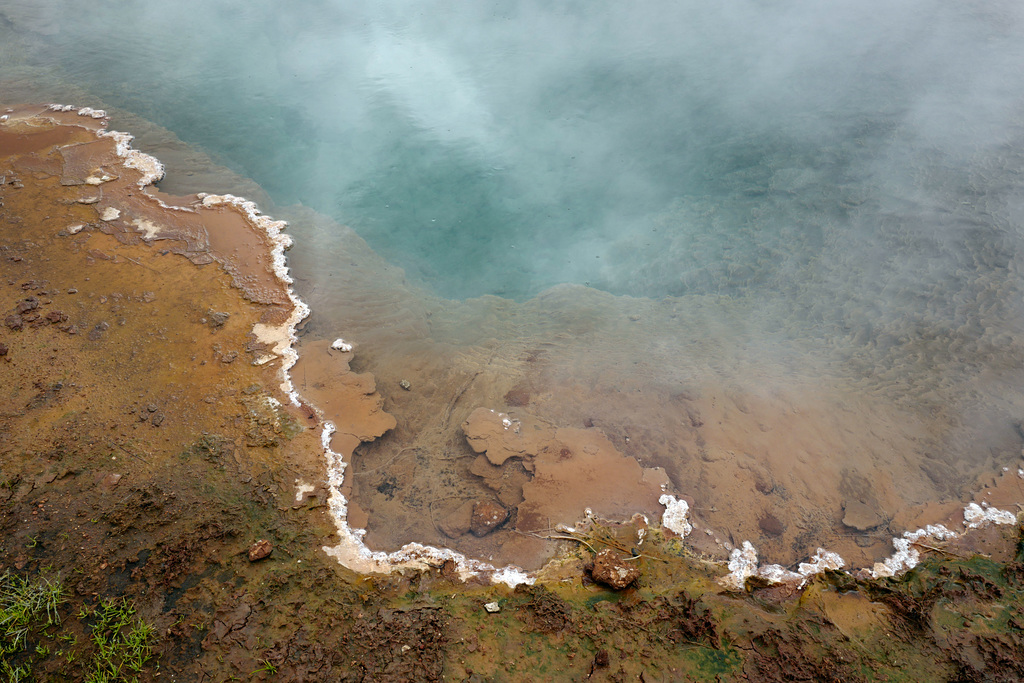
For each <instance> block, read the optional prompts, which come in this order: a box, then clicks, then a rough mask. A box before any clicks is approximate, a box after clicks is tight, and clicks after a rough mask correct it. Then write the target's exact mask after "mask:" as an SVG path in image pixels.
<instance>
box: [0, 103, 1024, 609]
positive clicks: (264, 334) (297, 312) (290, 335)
mask: <svg viewBox="0 0 1024 683" xmlns="http://www.w3.org/2000/svg"><path fill="white" fill-rule="evenodd" d="M47 109H49V110H50V111H55V112H72V111H77V113H78V115H79V116H87V117H90V118H93V119H99V120H102V125H103V126H105V125H106V123H107V120H108V118H107V114H106V112H105V111H103V110H102V109H92V108H89V107H82V108H76V107H74V106H73V105H61V104H51V105H49V106H48V107H47ZM6 119H7V116H6V115H5V116H3V117H0V121H5V120H6ZM96 134H97V136H99V137H111V138H113V140H114V142H115V147H116V150H117V154H118V156H119V157H121V158H122V159H123V160H124V164H125V166H127V167H129V168H132V169H135V170H137V171H139V172H140V173H141V177H140V179H139V182H138V185H139V187H140V188H145V187H147V186H149V185H152V184H154V183H156V182H157V181H158V180H160V179H162V178H163V177H164V172H165V168H164V165H163V164H162V163H161V162H160V161H159V160H158V159H157V158H156V157H153V156H151V155H149V154H146V153H144V152H142V151H140V150H136V149H133V148H132V146H131V143H132V140H134V136H132V135H131V134H129V133H123V132H119V131H107V130H99V131H96ZM197 197H198V198H199V199H200V201H202V203H203V205H204V206H208V207H209V206H215V205H217V204H232V205H234V206H236V207H237V208H239V209H240V210H241V211H242V212H244V213H245V214H246V215H247V216H248V217H249V219H250V221H251V222H252V223H253V224H254V225H255V226H257V227H258V228H259V229H260V230H262V231H263V232H264V234H265V235H266V237H267V238H268V239H269V240H270V242H271V244H273V245H274V246H273V248H272V250H271V256H272V259H273V270H274V274H275V275H276V277H277V278H278V279H279V280H280V281H281V282H282V283H283V284H284V285H285V289H286V291H287V293H288V298H289V300H290V301H291V303H292V313H291V315H290V316H289V318H288V320H286V321H285V322H284V323H282V324H281V325H265V324H262V323H257V324H255V325H254V326H253V334H254V335H255V336H256V337H257V339H259V341H261V342H263V343H265V344H268V345H269V346H270V347H271V351H272V354H273V356H276V357H279V358H281V360H282V364H281V377H282V381H281V390H282V392H283V393H284V394H285V395H286V396H288V397H289V399H290V400H291V402H292V403H293V404H295V405H299V403H300V401H299V394H298V392H296V391H295V388H294V385H293V383H292V380H291V375H290V374H289V372H288V371H289V370H290V369H291V368H292V366H293V365H295V362H296V361H297V360H298V352H296V351H295V349H294V344H295V342H296V341H297V336H296V328H297V327H298V325H299V323H300V322H302V320H304V319H305V318H306V316H308V315H309V312H310V309H309V306H307V305H306V303H305V302H303V301H302V300H301V299H299V298H298V296H297V295H296V294H295V292H294V290H293V288H292V284H293V283H294V280H293V279H292V277H291V275H290V273H289V270H288V265H287V259H286V258H285V251H286V250H287V249H288V247H290V246H291V245H292V239H291V237H289V236H288V235H286V234H285V233H284V229H285V228H286V227H287V223H286V222H285V221H280V220H274V219H272V218H270V217H269V216H265V215H264V214H262V213H261V212H260V210H259V208H258V207H257V205H256V203H255V202H253V201H250V200H247V199H244V198H242V197H236V196H234V195H230V194H226V195H213V194H206V193H200V194H198V195H197ZM153 199H155V200H156V201H157V202H158V203H159V204H160V205H161V206H162V207H163V208H165V209H168V210H175V211H193V209H190V208H188V207H182V206H169V205H167V204H165V203H164V202H162V201H160V200H159V198H156V197H153ZM136 227H137V228H138V229H139V230H140V231H142V232H143V233H145V234H146V235H148V236H152V235H151V234H150V233H151V232H152V228H151V226H147V225H136ZM332 348H334V349H339V350H342V351H344V352H350V351H351V350H352V345H351V344H350V343H348V342H346V341H345V340H344V339H341V338H339V339H337V340H335V342H334V343H333V344H332ZM257 362H259V361H257ZM512 425H513V423H512V421H510V420H506V421H505V424H504V426H505V428H506V429H508V428H510V427H512ZM334 431H335V426H334V424H332V423H331V422H325V423H324V426H323V431H322V432H321V435H320V442H321V447H322V448H323V453H324V458H325V460H326V463H327V485H328V489H329V492H330V494H329V497H328V506H329V508H330V510H331V516H332V518H333V519H334V523H335V527H336V528H337V532H338V539H339V542H338V544H337V545H334V546H323V550H324V552H325V553H327V554H328V555H329V556H331V557H333V558H335V559H336V560H337V561H338V562H339V563H340V564H341V565H343V566H345V567H347V568H348V569H350V570H352V571H355V572H358V573H362V574H368V573H383V574H387V573H390V572H391V571H393V570H395V569H401V568H419V569H422V568H426V567H430V566H437V565H438V564H440V563H442V562H445V561H448V560H451V561H452V562H454V564H455V568H456V571H457V572H458V574H459V576H460V578H462V579H468V578H470V577H474V576H484V577H487V578H489V579H490V581H491V582H492V583H495V584H497V583H503V584H506V585H507V586H509V587H515V586H517V585H520V584H533V583H534V582H535V581H536V573H535V572H526V571H524V570H523V569H521V568H519V567H517V566H515V565H508V566H504V567H496V566H494V565H491V564H488V563H487V562H483V561H480V560H474V559H471V558H468V557H466V556H465V555H463V554H462V553H459V552H456V551H454V550H451V549H449V548H437V547H433V546H427V545H423V544H420V543H407V544H406V545H404V546H402V547H401V548H400V549H399V550H396V551H394V552H390V553H388V552H383V551H372V550H370V549H369V548H368V547H366V544H365V543H364V542H363V537H364V536H365V534H366V530H365V529H353V528H351V527H350V526H349V524H348V501H347V500H346V499H345V496H344V495H343V494H342V493H341V486H342V483H343V482H344V477H345V467H346V463H345V461H344V459H343V458H342V456H341V455H340V454H339V453H336V452H334V451H333V450H331V447H330V442H331V435H332V434H333V433H334ZM1018 476H1020V477H1021V478H1024V469H1020V470H1018ZM297 483H298V482H297ZM310 488H311V487H310ZM305 489H306V486H303V487H301V488H300V489H299V493H298V494H297V495H298V496H299V498H300V499H301V496H302V494H303V493H304V492H305ZM659 502H660V503H661V504H662V505H664V506H665V512H664V513H663V515H662V519H661V526H662V528H663V529H667V530H668V531H671V532H673V533H675V534H677V535H679V536H681V537H685V536H686V535H688V534H689V533H690V532H691V531H692V530H693V526H692V524H691V523H690V521H689V505H688V504H687V503H686V501H685V500H681V499H677V498H676V497H675V496H672V495H669V494H665V495H663V496H661V498H660V499H659ZM589 512H590V511H589V510H588V511H587V513H588V516H589ZM1016 523H1017V515H1015V514H1014V513H1012V512H1009V511H1006V510H1000V509H998V508H994V507H990V506H987V505H985V506H981V505H978V504H977V503H970V504H968V505H967V506H966V507H965V508H964V527H965V531H969V530H971V529H975V528H978V527H980V526H984V525H987V524H1016ZM960 535H961V534H960V533H958V532H955V531H951V530H950V529H948V528H946V527H945V526H943V525H941V524H939V525H928V526H926V527H924V528H923V529H917V530H915V531H906V532H904V533H903V535H902V536H899V537H894V538H893V540H892V542H893V547H894V548H895V550H896V552H895V553H893V555H892V556H890V557H888V558H886V559H885V560H883V561H881V562H876V563H875V564H874V566H873V567H872V568H871V569H869V570H866V571H867V573H868V574H870V575H871V576H873V577H875V578H879V577H887V576H896V575H899V574H901V573H903V572H906V571H908V570H910V569H912V568H913V567H915V566H917V564H918V563H919V562H920V552H919V551H918V549H917V548H916V547H915V545H914V544H915V543H917V542H920V541H921V540H923V539H931V540H935V541H943V540H948V539H951V538H955V537H957V536H960ZM844 566H845V562H844V560H843V558H842V557H840V556H839V555H838V554H837V553H834V552H830V551H828V550H825V549H824V548H818V550H817V552H816V553H815V554H814V555H813V556H812V557H811V558H810V561H808V562H801V563H800V564H799V565H798V567H797V569H796V571H792V570H790V569H787V568H785V567H783V566H781V565H777V564H769V565H760V564H759V563H758V559H757V550H756V549H755V548H754V545H753V544H752V543H751V542H750V541H744V542H743V544H742V546H741V547H740V548H733V549H732V553H731V555H730V558H729V560H728V569H729V573H728V574H726V575H725V576H722V577H720V578H719V579H718V582H719V584H720V585H722V586H723V587H725V588H727V589H729V590H737V591H738V590H743V588H744V587H745V584H746V580H747V579H748V578H751V577H757V578H760V579H762V580H764V581H767V582H769V583H786V584H794V585H797V586H803V585H804V584H805V583H806V582H807V581H808V580H809V579H810V578H811V577H812V576H814V575H815V574H819V573H821V572H824V571H826V570H832V571H836V570H840V569H842V568H843V567H844Z"/></svg>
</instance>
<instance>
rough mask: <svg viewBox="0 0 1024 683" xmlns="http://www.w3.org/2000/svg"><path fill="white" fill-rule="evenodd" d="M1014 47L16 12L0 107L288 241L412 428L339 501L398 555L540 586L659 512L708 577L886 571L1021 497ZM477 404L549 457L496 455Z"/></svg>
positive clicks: (408, 15) (328, 324)
mask: <svg viewBox="0 0 1024 683" xmlns="http://www.w3.org/2000/svg"><path fill="white" fill-rule="evenodd" d="M1022 35H1024V9H1022V5H1021V4H1020V3H1019V2H1011V1H1009V0H992V1H990V2H974V1H972V0H967V1H964V2H957V3H944V2H938V0H906V1H904V2H888V1H887V2H882V1H881V0H859V1H857V2H853V1H849V2H846V1H841V2H834V3H821V2H811V1H809V0H739V1H737V2H732V3H706V2H691V1H689V0H682V1H680V2H666V1H661V0H657V1H654V2H649V3H639V4H637V3H621V2H610V1H607V0H588V1H587V2H572V1H561V0H555V1H544V2H541V1H539V0H536V1H534V0H507V1H495V2H474V3H450V2H447V3H441V2H430V1H427V0H422V1H419V2H415V1H412V0H407V1H403V0H382V1H379V2H373V3H353V2H342V1H341V0H309V1H308V2H297V3H280V2H268V1H267V0H245V1H244V2H241V1H239V0H222V1H220V2H199V1H198V0H177V1H176V2H173V3H171V2H118V1H115V0H93V1H92V2H80V1H75V2H72V1H70V0H66V1H62V0H0V99H2V100H3V101H4V102H5V103H8V104H10V103H14V102H18V101H36V102H39V101H42V102H47V101H56V102H71V103H75V104H78V105H89V106H94V107H103V108H106V109H108V110H110V111H111V112H112V113H113V114H114V118H113V120H112V122H111V127H112V128H114V129H121V130H128V131H129V132H132V133H134V134H136V135H137V136H138V141H137V144H136V146H137V147H139V148H141V149H143V150H144V151H147V152H150V153H152V154H154V155H155V156H157V157H159V158H161V159H163V161H165V162H166V163H167V165H168V174H167V177H166V179H165V180H164V181H162V183H161V185H160V186H161V188H162V189H164V190H166V191H168V192H176V193H183V192H195V191H203V190H205V191H210V192H222V191H234V192H236V193H247V194H249V195H250V196H252V198H253V199H255V200H257V201H259V202H260V205H261V208H263V210H264V211H266V212H267V213H270V214H272V215H274V216H275V217H278V218H283V219H286V220H288V221H289V223H290V228H289V231H290V233H291V234H292V236H293V237H294V239H295V241H296V246H295V247H294V248H293V249H292V251H291V252H290V256H289V265H290V267H291V268H292V273H293V275H294V277H295V279H296V289H297V291H298V293H299V295H300V296H301V297H302V298H303V299H304V300H305V301H307V302H308V303H309V304H310V306H311V307H312V309H313V314H312V316H311V317H310V318H309V320H308V321H307V323H306V324H305V326H304V328H303V329H302V330H301V339H300V351H301V350H303V349H306V350H317V352H318V353H319V352H322V351H323V350H324V348H325V344H326V343H329V341H330V340H333V339H335V338H337V337H344V339H346V340H347V341H349V342H351V343H352V344H354V345H355V353H354V357H353V361H352V367H353V369H354V370H356V371H358V372H366V373H372V374H373V375H374V377H375V378H376V383H377V388H378V391H379V392H380V394H381V395H382V396H383V399H384V406H385V409H386V410H387V411H388V412H390V413H391V414H392V415H394V416H395V418H396V421H397V426H396V427H395V428H394V429H392V430H391V431H389V432H388V433H387V434H386V435H385V436H383V437H382V438H380V439H377V440H375V441H372V442H367V443H365V444H363V445H362V446H360V447H359V448H358V449H357V450H356V452H355V454H354V455H353V457H352V459H351V462H350V464H349V467H348V469H347V471H346V485H347V486H349V487H350V491H349V495H350V498H351V503H352V509H351V522H352V524H353V525H354V526H357V527H364V528H365V529H366V536H365V541H366V543H367V545H369V546H370V547H371V548H374V549H382V550H391V549H395V548H398V547H399V546H401V545H402V544H404V543H407V542H410V541H421V542H426V543H430V544H435V545H443V546H447V547H452V548H456V549H458V550H461V551H463V552H465V553H466V554H468V555H470V556H473V557H481V558H484V559H488V558H490V559H492V560H493V561H495V562H517V563H520V564H521V565H523V566H526V567H535V566H537V565H538V564H539V563H540V562H541V561H542V560H543V559H544V557H545V556H547V554H549V553H550V548H549V546H550V545H551V544H550V543H547V542H545V541H541V540H539V539H538V538H537V537H536V535H531V534H537V535H542V532H544V531H545V530H547V529H548V528H550V526H553V525H554V524H555V523H556V522H562V523H568V522H569V521H570V518H573V516H574V515H575V517H578V516H580V515H581V514H582V511H583V510H584V509H585V508H588V507H589V508H592V509H593V511H594V513H595V514H601V515H604V516H608V517H610V518H625V517H628V516H629V515H630V514H632V512H646V513H647V514H648V515H656V514H657V513H658V509H657V504H656V503H657V501H656V500H655V501H654V503H653V508H652V503H651V501H650V495H649V493H650V491H649V489H650V488H651V486H654V485H655V484H656V485H657V487H660V486H662V485H664V487H665V490H667V491H669V492H671V493H673V494H674V495H677V496H679V497H685V498H686V499H687V500H688V501H689V502H690V503H691V508H692V513H693V516H694V519H695V521H696V522H697V525H698V531H696V532H695V533H694V538H696V537H707V539H710V540H709V543H711V545H712V546H715V547H724V546H726V545H728V544H731V545H738V544H740V543H742V542H743V541H744V540H750V541H752V542H753V543H754V545H755V546H756V547H757V548H758V550H759V552H760V553H761V555H762V557H763V558H765V559H767V560H770V561H775V562H780V563H783V564H788V563H792V562H794V561H796V560H799V559H801V558H805V557H806V556H808V555H809V554H811V553H813V552H814V550H815V549H816V548H817V547H818V546H819V545H823V546H825V547H827V548H829V549H831V550H836V551H838V552H839V553H840V554H841V555H843V556H844V557H845V558H846V559H847V561H848V563H849V564H852V565H861V566H863V565H865V564H870V562H871V561H873V560H874V559H878V558H879V557H881V556H883V555H886V554H888V553H889V552H890V551H891V546H890V539H891V537H892V535H893V534H898V533H900V532H901V531H903V530H906V529H913V528H917V527H918V526H920V525H922V524H924V523H929V522H932V521H937V520H938V519H940V518H941V517H942V516H943V515H945V514H947V513H948V512H949V511H950V510H953V509H956V508H957V507H958V506H962V502H963V501H964V500H967V499H969V498H970V497H971V496H973V495H975V494H976V493H977V492H978V491H979V490H981V489H983V488H984V487H985V486H986V485H987V484H989V483H991V482H992V481H993V478H994V477H995V476H997V475H998V474H999V473H1000V472H1002V471H1003V470H1004V468H1009V471H1010V472H1011V474H1012V473H1014V472H1016V470H1017V468H1018V467H1019V466H1020V464H1021V444H1022V431H1021V430H1022V428H1021V423H1020V420H1022V419H1024V383H1022V380H1024V363H1022V361H1024V329H1022V322H1024V318H1022V313H1024V310H1022V308H1024V299H1022V294H1024V292H1022V289H1024V288H1022V285H1024V279H1022V267H1024V251H1022V246H1024V223H1022V220H1024V192H1022V191H1024V128H1022V122H1024V41H1022V40H1021V36H1022ZM172 143H173V144H172ZM182 149H185V150H186V151H185V152H182V151H181V150H182ZM241 179H251V181H255V182H254V183H253V182H248V183H246V181H243V180H241ZM240 187H241V188H242V189H239V188H240ZM309 352H310V353H312V351H309ZM314 374H315V373H314ZM294 380H295V383H296V387H297V389H298V390H299V391H300V392H301V391H302V390H303V389H304V388H307V389H309V388H310V387H313V386H315V385H319V387H318V388H319V389H321V390H327V391H329V389H330V387H326V389H325V388H324V386H323V383H322V382H320V381H319V378H318V377H316V376H309V374H308V372H307V374H305V375H303V376H295V377H294ZM403 385H404V386H403ZM404 387H408V388H404ZM478 408H485V409H493V410H495V411H498V412H501V413H505V414H507V416H508V418H507V419H508V420H509V421H510V422H511V423H513V424H514V425H516V429H521V430H523V432H524V434H525V435H526V436H525V437H524V438H526V437H531V438H532V436H537V438H538V439H539V440H540V441H541V442H543V443H542V444H541V446H539V447H538V449H539V450H541V451H544V453H541V454H540V455H538V456H537V460H536V461H535V462H528V459H523V458H519V457H512V458H509V459H507V460H505V461H503V462H501V463H500V464H496V463H495V462H494V460H493V459H492V460H488V459H487V458H483V457H482V456H479V455H478V454H477V452H475V451H474V450H473V449H472V448H471V447H470V445H469V444H468V443H467V438H466V433H465V432H464V429H463V424H464V422H465V421H466V420H467V418H469V417H470V415H471V414H472V413H473V411H475V410H476V409H478ZM552 444H554V445H552ZM545 449H547V450H545ZM552 449H554V450H552ZM598 451H600V452H602V453H607V452H610V453H611V454H612V456H614V457H609V458H605V459H604V460H601V461H600V463H601V464H598V465H593V463H592V462H591V461H590V460H588V458H590V457H591V456H594V454H595V453H597V452H598ZM544 458H546V460H545V459H544ZM616 458H618V460H616ZM625 458H628V459H629V463H630V466H629V467H631V468H632V469H630V468H629V467H620V465H622V462H625V460H624V459H625ZM542 461H543V462H542ZM586 463H591V464H586ZM591 465H593V466H591ZM531 468H533V469H531ZM630 472H633V473H634V474H635V473H637V472H642V473H643V478H644V479H643V481H644V482H646V484H644V483H639V484H638V483H637V482H638V480H637V477H636V476H633V475H631V474H629V473H630ZM542 474H543V476H542ZM652 482H654V483H655V484H652ZM645 487H646V488H645ZM477 500H488V501H491V502H494V503H497V504H500V505H501V506H502V507H504V508H505V509H507V510H509V511H511V514H512V517H511V519H510V520H509V522H507V524H506V526H505V527H503V528H501V529H499V530H498V531H494V532H493V533H490V534H488V535H485V536H482V537H477V536H475V535H474V534H472V533H466V523H465V518H466V515H467V514H468V513H467V512H466V510H467V508H466V505H467V503H468V502H472V501H477ZM715 539H717V541H718V542H719V543H718V545H717V546H716V545H715V543H714V541H715ZM709 547H711V546H709ZM712 550H713V548H712Z"/></svg>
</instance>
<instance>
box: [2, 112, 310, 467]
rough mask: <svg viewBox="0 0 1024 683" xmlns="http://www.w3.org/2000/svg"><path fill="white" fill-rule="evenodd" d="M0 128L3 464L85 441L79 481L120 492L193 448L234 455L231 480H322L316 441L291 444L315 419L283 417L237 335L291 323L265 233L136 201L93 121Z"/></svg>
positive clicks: (274, 387) (192, 208)
mask: <svg viewBox="0 0 1024 683" xmlns="http://www.w3.org/2000/svg"><path fill="white" fill-rule="evenodd" d="M0 111H2V110H0ZM4 113H5V114H6V117H7V118H6V119H5V120H4V121H2V122H0V322H2V327H0V342H2V348H0V351H2V354H0V377H2V378H3V387H4V388H3V390H2V392H0V453H2V454H3V457H4V464H5V465H6V466H8V467H14V466H16V463H18V462H20V461H19V457H20V456H19V454H22V453H51V454H52V457H51V458H50V459H44V460H41V461H40V462H39V463H38V465H37V467H38V468H39V469H40V471H48V468H49V469H53V468H57V469H59V462H60V459H61V455H60V443H62V442H69V443H70V442H72V441H74V440H75V439H77V438H78V436H79V435H81V434H89V433H97V430H101V431H99V432H98V433H100V434H101V436H100V437H90V443H91V444H92V446H91V447H92V448H94V449H95V453H94V454H93V455H91V456H89V457H90V458H92V459H93V462H92V464H93V466H94V469H95V472H94V474H95V475H96V477H97V481H107V482H112V483H110V484H109V485H110V486H114V485H117V486H122V487H125V486H130V485H131V484H132V481H133V479H142V478H144V477H145V476H147V473H151V472H155V471H157V470H160V469H161V468H165V467H166V465H167V463H168V459H171V461H172V462H173V459H174V458H177V457H179V454H181V453H182V452H184V451H187V449H188V448H190V446H191V444H193V442H194V441H195V439H196V438H197V435H199V434H203V433H207V434H215V435H219V436H223V437H224V438H225V439H227V440H228V441H229V442H231V443H234V444H236V446H235V447H234V450H233V453H232V454H231V455H230V457H232V458H233V459H234V462H235V463H236V464H237V465H238V466H239V467H241V468H245V469H247V470H249V471H251V472H258V471H259V470H261V468H262V469H266V468H268V467H269V468H272V469H275V470H279V469H280V468H281V467H283V466H286V467H287V469H288V470H289V471H291V472H293V473H294V475H295V477H302V478H304V479H307V480H310V481H315V480H322V478H323V463H322V461H321V458H320V444H319V434H318V433H317V432H316V431H315V430H305V431H303V427H304V426H310V425H312V424H315V423H316V418H315V416H310V415H309V414H307V413H303V412H302V411H301V410H299V409H291V408H289V407H288V406H287V403H288V400H289V397H288V396H287V395H286V394H285V393H284V392H283V390H282V388H281V386H280V385H281V364H280V361H275V362H266V363H263V364H256V361H258V360H261V359H264V357H265V356H266V349H265V348H264V347H265V344H260V343H258V342H257V341H256V339H255V337H254V335H253V329H254V327H255V326H256V325H257V324H260V323H262V324H265V325H266V324H280V323H281V322H282V321H285V320H287V319H288V318H289V316H291V315H292V314H293V312H294V310H295V309H294V304H293V303H292V301H291V300H290V299H289V296H288V290H287V285H286V284H285V283H284V282H282V281H281V280H280V278H278V276H277V274H276V273H275V272H274V269H273V264H272V261H271V249H272V246H273V245H271V244H270V241H269V240H270V238H269V237H268V235H267V234H266V232H265V231H264V230H262V229H260V228H259V227H258V226H256V225H255V224H254V223H253V220H252V218H251V217H250V216H248V215H247V214H246V213H245V212H244V211H242V210H241V209H240V208H238V207H236V206H234V205H229V204H223V205H219V206H215V207H204V206H202V202H201V199H200V198H199V197H195V196H193V197H184V198H170V197H163V196H161V195H160V193H158V192H155V191H153V190H152V188H143V187H140V180H143V179H144V178H145V176H144V172H143V171H142V170H139V169H136V168H130V167H128V166H126V164H125V159H124V158H123V157H122V156H119V155H118V153H117V149H116V141H115V139H114V138H113V137H107V136H102V137H100V136H98V133H99V132H100V131H101V130H102V127H103V126H102V124H103V121H102V120H101V119H94V118H92V117H90V116H79V115H78V114H77V113H76V112H74V111H70V112H54V111H51V110H49V109H47V108H45V107H19V108H11V109H7V110H6V112H4ZM161 200H163V201H164V202H165V203H167V204H174V205H176V206H184V207H187V208H185V209H170V208H167V207H165V206H163V205H162V204H161ZM115 211H116V214H117V215H116V217H115V216H114V212H115ZM140 225H141V226H143V227H140ZM154 226H155V227H154ZM147 230H148V232H147ZM275 358H276V357H275ZM219 436H218V438H219ZM289 439H294V440H293V441H292V442H291V443H292V445H293V447H292V448H290V449H289V462H288V463H287V465H284V464H283V463H281V462H273V463H272V462H270V461H269V460H268V459H279V458H280V453H279V451H277V450H272V449H267V448H265V447H267V446H271V445H274V446H276V445H277V444H279V443H284V442H285V441H287V440H289ZM75 442H76V443H77V441H75ZM183 467H184V469H183V473H184V472H187V470H188V467H189V466H188V464H187V463H184V461H183ZM54 471H56V470H54ZM106 475H110V476H107V477H106V479H104V478H103V477H104V476H106ZM76 476H77V475H76Z"/></svg>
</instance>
